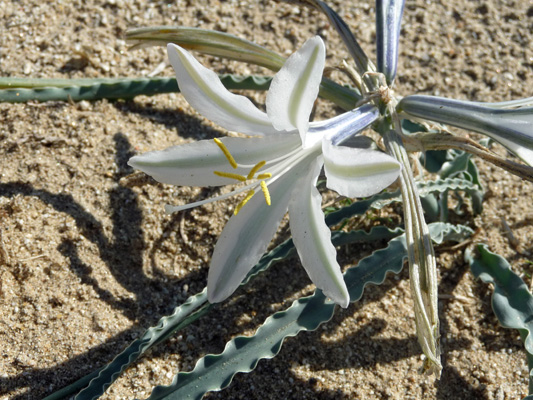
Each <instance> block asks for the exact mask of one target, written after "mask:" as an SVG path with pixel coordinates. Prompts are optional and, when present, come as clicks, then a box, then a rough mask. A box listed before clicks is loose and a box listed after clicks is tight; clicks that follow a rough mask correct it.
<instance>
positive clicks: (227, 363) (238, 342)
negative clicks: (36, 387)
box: [149, 223, 471, 400]
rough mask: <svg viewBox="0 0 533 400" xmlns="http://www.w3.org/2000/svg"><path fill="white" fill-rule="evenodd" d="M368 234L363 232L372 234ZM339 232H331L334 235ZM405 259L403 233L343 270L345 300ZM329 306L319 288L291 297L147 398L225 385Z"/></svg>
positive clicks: (189, 394)
mask: <svg viewBox="0 0 533 400" xmlns="http://www.w3.org/2000/svg"><path fill="white" fill-rule="evenodd" d="M385 229H386V228H385ZM372 232H374V230H372ZM372 232H371V233H370V234H364V235H365V236H367V237H372V236H373V233H372ZM375 232H377V231H375ZM430 232H431V234H432V235H435V236H436V237H439V239H448V237H450V238H452V240H463V239H464V237H463V236H462V235H461V233H459V232H461V229H460V228H454V227H453V226H452V225H450V224H444V223H439V224H432V225H430ZM462 232H463V234H465V235H468V234H469V233H470V232H471V230H469V229H468V228H467V229H466V230H464V231H462ZM343 234H344V233H343V232H337V235H336V237H337V238H338V237H341V236H343ZM383 234H384V231H383V229H382V228H380V229H379V234H377V236H380V235H383ZM392 234H396V232H394V233H392ZM336 244H338V243H336ZM406 257H407V248H406V243H405V237H404V236H403V235H401V236H398V237H396V238H394V239H392V240H391V241H390V242H389V245H388V246H387V247H386V248H385V249H381V250H377V251H375V252H374V253H373V254H372V255H370V256H368V257H366V258H364V259H363V260H361V261H360V262H359V264H358V265H357V267H353V268H350V269H349V270H348V271H347V272H346V274H345V281H346V285H347V286H348V290H349V291H350V298H351V301H352V302H355V301H358V300H359V299H360V298H361V296H362V294H363V292H364V288H365V287H366V286H367V285H368V284H375V285H380V284H382V283H383V281H384V280H385V277H386V275H387V273H389V272H390V273H396V274H397V273H399V272H400V271H401V270H402V267H403V261H404V259H405V258H406ZM334 306H335V305H334V304H333V303H332V302H331V301H330V300H327V299H326V298H325V296H324V295H323V294H322V293H321V292H320V291H316V292H315V294H314V295H312V296H309V297H305V298H302V299H299V300H296V301H295V302H294V303H293V304H292V306H291V307H290V308H288V309H287V310H285V311H281V312H277V313H276V314H274V315H272V316H270V317H268V318H267V320H266V321H265V323H264V324H263V325H262V326H261V327H259V328H258V330H257V332H256V333H255V335H253V336H250V337H242V336H240V337H237V338H235V339H232V340H231V341H229V342H228V343H227V344H226V347H225V349H224V351H223V352H222V353H221V354H218V355H207V356H205V357H203V358H201V359H200V360H199V361H198V362H197V364H196V366H195V368H194V369H193V371H191V372H182V373H179V374H177V375H176V376H175V377H174V380H173V382H172V384H171V385H169V386H157V387H155V388H154V390H153V392H152V394H151V396H150V397H149V399H150V400H163V399H165V400H167V399H168V400H170V399H183V398H188V399H201V398H202V396H203V395H204V394H205V393H207V392H208V391H216V390H221V389H223V388H225V387H227V386H228V385H229V384H230V383H231V381H232V379H233V376H235V374H236V373H238V372H250V371H252V370H253V369H254V368H255V367H256V366H257V363H258V362H259V360H261V359H269V358H272V357H275V356H276V355H277V354H278V352H279V351H280V349H281V346H282V344H283V341H284V340H285V339H286V338H287V337H292V336H295V335H297V334H298V333H299V332H302V331H312V330H315V329H316V328H318V326H320V325H321V324H322V323H324V322H327V321H329V320H330V319H331V317H332V316H333V312H334Z"/></svg>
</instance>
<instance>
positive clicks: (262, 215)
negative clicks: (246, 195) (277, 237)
mask: <svg viewBox="0 0 533 400" xmlns="http://www.w3.org/2000/svg"><path fill="white" fill-rule="evenodd" d="M299 170H300V171H302V168H300V169H299ZM299 175H300V174H299V173H298V172H297V171H294V172H293V171H291V172H290V173H287V174H286V175H284V176H283V177H282V178H280V179H278V180H277V181H275V182H274V183H272V184H270V185H269V186H268V188H269V191H270V197H271V205H270V206H267V205H266V204H265V199H264V198H263V196H262V194H261V192H259V193H256V194H255V195H254V197H252V199H251V200H250V201H249V202H248V203H246V205H245V206H244V207H243V208H242V209H241V211H240V212H239V214H237V215H234V216H232V217H231V218H230V220H229V221H228V223H227V224H226V226H225V227H224V230H223V231H222V233H221V234H220V238H219V239H218V242H217V245H216V247H215V251H214V252H213V256H212V258H211V266H210V268H209V274H208V277H207V297H208V299H209V301H210V302H211V303H218V302H221V301H223V300H225V299H226V298H228V297H229V296H230V295H231V294H232V293H233V292H234V291H235V289H237V287H238V286H239V285H240V283H241V282H242V280H243V279H244V277H245V276H246V274H247V273H248V272H249V271H250V269H251V268H252V267H253V266H254V265H255V264H257V262H258V261H259V259H260V258H261V256H262V255H263V254H264V252H265V251H266V249H267V247H268V244H269V243H270V241H271V240H272V237H273V236H274V233H276V230H277V228H278V226H279V223H280V221H281V219H282V218H283V216H284V215H285V213H286V212H287V207H288V205H289V200H290V197H291V193H292V191H293V189H294V183H295V182H296V180H297V179H298V177H299Z"/></svg>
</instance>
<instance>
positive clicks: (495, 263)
mask: <svg viewBox="0 0 533 400" xmlns="http://www.w3.org/2000/svg"><path fill="white" fill-rule="evenodd" d="M477 250H478V253H479V254H478V255H477V256H476V255H474V253H473V252H472V251H468V252H467V253H466V254H465V258H466V260H467V261H468V262H469V263H470V268H471V270H472V273H473V274H474V276H475V277H476V278H480V279H481V280H482V281H483V282H485V283H490V284H492V285H494V293H493V295H492V309H493V310H494V314H496V317H498V321H500V324H502V326H503V327H505V328H511V329H517V330H518V331H519V332H520V337H521V338H522V340H523V342H524V348H525V349H526V355H527V362H528V369H529V371H530V372H529V394H530V395H531V394H533V376H532V372H533V336H532V335H531V333H532V330H533V296H532V295H531V293H530V291H529V289H528V287H527V285H526V284H525V282H524V281H523V280H522V279H521V278H520V277H519V276H518V275H517V274H516V273H515V272H513V270H512V269H511V266H510V265H509V263H508V262H507V261H506V260H505V258H503V257H501V256H499V255H497V254H494V253H492V252H491V251H490V250H489V249H488V247H487V246H486V245H478V246H477ZM531 397H533V396H531ZM531 397H530V396H528V398H531Z"/></svg>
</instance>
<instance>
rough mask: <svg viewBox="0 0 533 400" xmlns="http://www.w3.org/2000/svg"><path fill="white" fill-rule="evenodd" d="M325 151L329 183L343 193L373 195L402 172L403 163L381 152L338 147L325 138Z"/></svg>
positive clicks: (329, 186) (350, 195)
mask: <svg viewBox="0 0 533 400" xmlns="http://www.w3.org/2000/svg"><path fill="white" fill-rule="evenodd" d="M322 152H323V154H324V170H325V172H326V177H327V183H326V185H327V187H328V188H329V189H333V190H335V191H336V192H337V193H339V194H341V195H343V196H347V197H367V196H371V195H373V194H375V193H378V192H380V191H381V190H383V189H385V188H386V187H387V186H389V185H390V184H391V183H393V182H394V181H395V180H396V179H397V178H398V176H399V174H400V170H401V166H400V163H398V161H396V160H395V159H394V158H393V157H391V156H389V155H388V154H385V153H383V152H381V151H376V150H369V149H366V148H356V147H353V148H352V147H346V146H335V145H334V144H333V143H332V142H331V139H330V138H328V137H325V138H324V139H323V140H322Z"/></svg>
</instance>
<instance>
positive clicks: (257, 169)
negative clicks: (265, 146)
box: [246, 161, 266, 179]
mask: <svg viewBox="0 0 533 400" xmlns="http://www.w3.org/2000/svg"><path fill="white" fill-rule="evenodd" d="M265 164H266V161H259V162H258V163H257V164H255V166H254V167H253V168H252V169H251V170H250V173H249V174H248V176H247V177H246V179H253V178H254V176H255V174H256V172H257V171H259V170H260V169H261V167H263V166H264V165H265Z"/></svg>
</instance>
